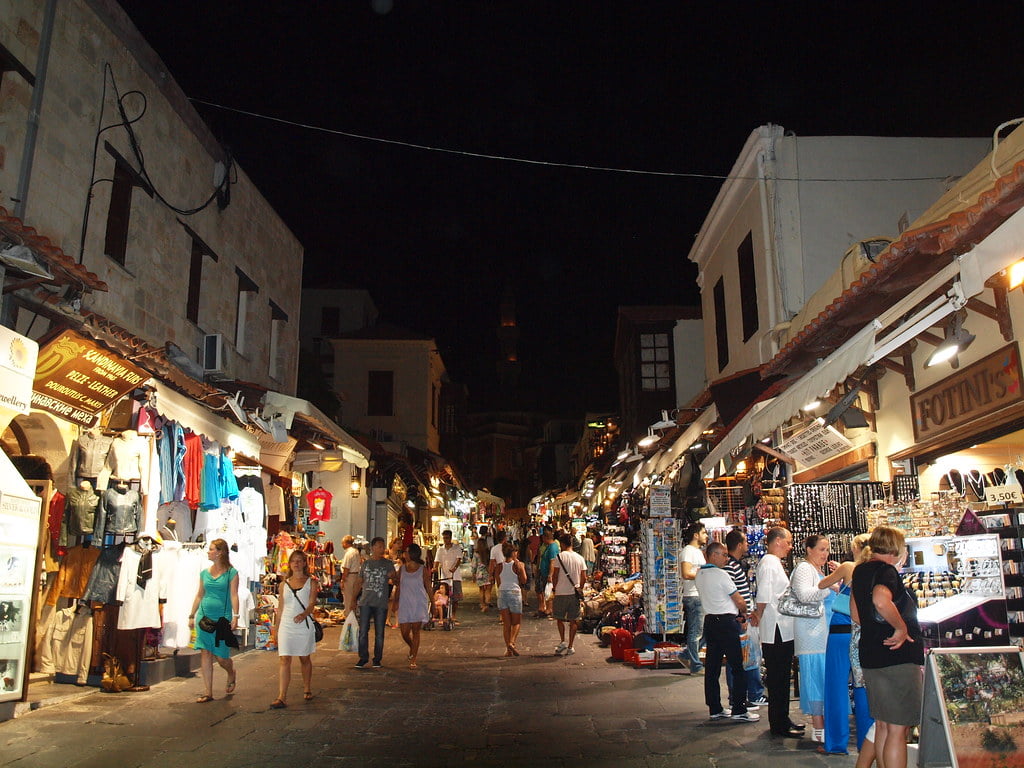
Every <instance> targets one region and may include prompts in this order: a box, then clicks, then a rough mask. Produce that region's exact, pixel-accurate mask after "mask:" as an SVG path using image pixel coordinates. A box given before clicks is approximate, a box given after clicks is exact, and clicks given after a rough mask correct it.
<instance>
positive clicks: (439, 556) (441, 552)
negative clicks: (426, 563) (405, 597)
mask: <svg viewBox="0 0 1024 768" xmlns="http://www.w3.org/2000/svg"><path fill="white" fill-rule="evenodd" d="M462 557H463V552H462V545H461V544H459V543H458V542H454V541H452V532H451V531H442V532H441V545H440V546H439V547H438V548H437V553H436V554H435V555H434V562H435V563H436V564H437V576H438V580H439V581H449V580H450V581H451V594H450V595H449V596H448V597H449V605H451V609H452V614H451V615H452V622H453V623H455V624H458V623H459V622H458V621H456V619H455V614H456V613H457V612H458V608H459V603H460V602H461V601H462Z"/></svg>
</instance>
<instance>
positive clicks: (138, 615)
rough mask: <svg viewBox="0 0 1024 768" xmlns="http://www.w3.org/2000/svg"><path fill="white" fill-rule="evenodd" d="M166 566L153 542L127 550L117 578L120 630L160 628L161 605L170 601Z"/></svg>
mask: <svg viewBox="0 0 1024 768" xmlns="http://www.w3.org/2000/svg"><path fill="white" fill-rule="evenodd" d="M166 564H167V563H166V559H165V558H164V553H163V551H162V549H161V547H160V545H159V544H157V543H156V542H155V541H153V540H152V539H150V538H143V539H141V540H140V541H137V542H136V543H135V544H133V545H131V546H127V547H125V548H124V554H123V555H122V556H121V571H120V573H119V574H118V577H117V599H118V601H120V602H121V603H122V605H121V611H120V612H119V613H118V616H117V628H118V629H142V628H143V627H154V628H159V627H160V624H161V621H160V603H163V602H164V601H166V600H167V572H166V570H167V569H166Z"/></svg>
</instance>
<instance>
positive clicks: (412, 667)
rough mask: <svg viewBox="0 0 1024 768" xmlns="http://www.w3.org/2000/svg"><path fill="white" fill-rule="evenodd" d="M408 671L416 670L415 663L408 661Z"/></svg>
mask: <svg viewBox="0 0 1024 768" xmlns="http://www.w3.org/2000/svg"><path fill="white" fill-rule="evenodd" d="M409 669H416V662H415V661H410V662H409Z"/></svg>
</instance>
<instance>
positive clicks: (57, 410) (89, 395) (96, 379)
mask: <svg viewBox="0 0 1024 768" xmlns="http://www.w3.org/2000/svg"><path fill="white" fill-rule="evenodd" d="M148 378H149V375H148V374H147V373H145V372H144V371H143V370H142V369H140V368H137V367H136V366H134V365H132V364H131V363H129V362H128V361H127V360H125V359H124V358H123V357H120V356H118V355H115V354H114V353H113V352H108V351H107V350H105V349H103V348H102V347H100V346H99V345H98V344H96V343H94V342H92V341H89V340H88V339H85V338H83V337H82V336H79V335H78V334H77V333H75V332H74V331H64V332H63V333H62V334H60V336H58V337H57V338H55V339H54V340H53V341H51V342H50V343H49V344H47V345H46V346H45V347H43V348H42V349H40V350H39V360H38V362H37V363H36V376H35V381H34V382H33V383H32V407H33V408H38V409H39V410H41V411H48V412H49V413H52V414H54V415H55V416H59V417H60V418H62V419H64V420H66V421H71V422H74V423H75V424H81V425H82V426H85V427H91V426H93V425H95V424H96V421H97V416H98V415H99V413H100V412H101V411H104V410H106V409H107V408H108V407H110V406H111V405H112V404H113V403H115V402H117V401H118V400H120V399H121V398H122V397H123V396H124V395H126V394H127V393H129V392H131V391H132V390H133V389H135V388H136V387H138V386H139V385H140V384H142V383H143V382H144V381H146V380H147V379H148Z"/></svg>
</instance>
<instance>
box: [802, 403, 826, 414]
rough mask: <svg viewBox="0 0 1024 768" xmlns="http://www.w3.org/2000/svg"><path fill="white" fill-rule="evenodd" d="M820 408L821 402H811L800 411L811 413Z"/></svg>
mask: <svg viewBox="0 0 1024 768" xmlns="http://www.w3.org/2000/svg"><path fill="white" fill-rule="evenodd" d="M818 408H821V400H811V402H809V403H808V404H807V405H805V406H804V407H803V408H801V409H800V410H802V411H803V412H804V413H809V412H810V411H815V410H817V409H818Z"/></svg>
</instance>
